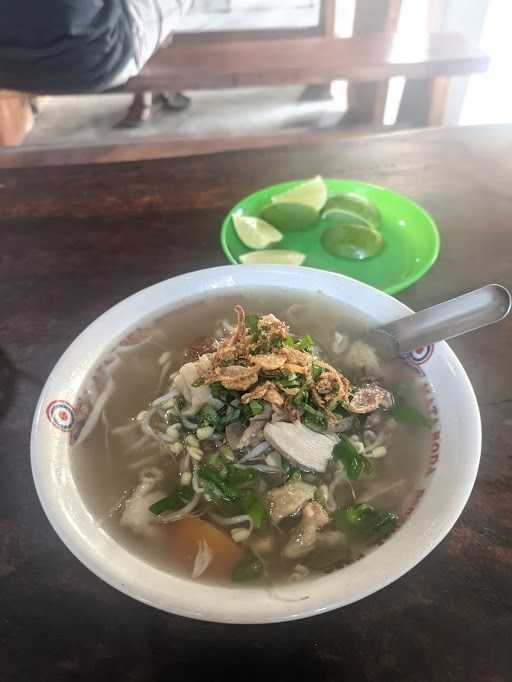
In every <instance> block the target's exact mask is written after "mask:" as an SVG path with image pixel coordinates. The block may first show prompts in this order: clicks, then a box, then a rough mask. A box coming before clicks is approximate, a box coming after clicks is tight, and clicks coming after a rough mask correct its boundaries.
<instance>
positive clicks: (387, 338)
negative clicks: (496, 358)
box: [370, 284, 511, 357]
mask: <svg viewBox="0 0 512 682" xmlns="http://www.w3.org/2000/svg"><path fill="white" fill-rule="evenodd" d="M510 304H511V296H510V292H509V291H508V289H505V287H503V286H501V284H488V285H487V286H485V287H482V288H481V289H475V291H470V292H469V293H467V294H463V295H462V296H457V297H456V298H452V299H450V300H449V301H445V302H444V303H439V304H438V305H434V306H432V307H431V308H426V309H425V310H420V311H419V312H418V313H413V314H412V315H407V316H406V317H402V318H401V319H400V320H396V321H395V322H390V323H389V324H386V325H384V326H383V327H379V328H377V329H374V330H372V332H370V334H371V337H372V341H374V342H375V343H376V344H377V347H378V348H379V349H381V348H382V350H384V351H386V350H387V351H388V352H390V353H391V355H392V356H393V357H395V356H397V355H402V354H403V353H409V352H411V351H413V350H415V349H416V348H421V347H422V346H426V345H427V344H429V343H433V342H435V341H443V340H446V339H451V338H453V337H454V336H460V335H461V334H467V332H471V331H474V330H475V329H480V327H486V326H487V325H488V324H493V323H494V322H499V321H500V320H502V319H503V318H504V317H506V316H507V315H508V313H509V311H510Z"/></svg>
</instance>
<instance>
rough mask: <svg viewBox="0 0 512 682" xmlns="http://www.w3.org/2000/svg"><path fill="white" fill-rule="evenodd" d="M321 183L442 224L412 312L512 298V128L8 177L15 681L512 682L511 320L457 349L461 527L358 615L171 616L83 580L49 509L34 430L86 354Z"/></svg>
mask: <svg viewBox="0 0 512 682" xmlns="http://www.w3.org/2000/svg"><path fill="white" fill-rule="evenodd" d="M317 173H321V174H323V175H325V176H330V177H349V178H355V179H360V180H366V181H369V182H374V183H378V184H381V185H385V186H388V187H390V188H392V189H394V190H396V191H398V192H403V193H404V194H406V195H408V196H410V197H411V198H412V199H414V200H415V201H417V202H419V203H420V204H422V205H423V206H424V207H425V208H426V209H427V210H428V211H430V213H431V214H432V216H433V217H434V219H435V221H436V222H437V224H438V226H439V229H440V232H441V237H442V246H441V253H440V256H439V259H438V261H437V263H436V264H435V266H434V267H433V268H432V270H431V271H430V272H429V273H428V274H427V275H426V276H425V277H424V278H423V279H422V280H420V281H419V282H418V283H416V284H415V285H414V286H412V287H411V288H410V289H408V290H407V291H405V292H403V293H402V294H400V295H399V296H398V298H400V300H402V301H404V302H405V303H407V304H408V305H410V306H411V307H413V308H415V309H419V308H422V307H425V306H428V305H430V304H432V303H435V302H438V301H441V300H443V299H446V298H449V297H451V296H453V295H456V294H459V293H462V292H465V291H467V290H469V289H472V288H476V287H479V286H481V285H482V284H485V283H488V282H500V283H502V284H504V285H506V286H508V287H511V288H512V126H503V127H502V126H500V127H482V128H459V129H445V130H442V129H441V130H439V129H438V130H430V131H424V132H414V133H400V134H392V135H389V136H380V137H373V138H371V137H368V138H361V139H349V140H345V141H339V142H333V141H329V143H328V144H317V145H307V146H302V147H301V146H294V147H282V148H274V149H271V150H257V151H243V152H229V153H224V154H212V155H208V156H202V157H193V158H179V159H167V160H166V159H161V160H153V161H140V162H131V163H119V164H107V165H101V166H100V165H84V166H79V165H76V166H66V167H52V168H28V169H19V170H12V171H9V170H3V171H0V230H1V236H2V241H1V251H0V258H1V261H0V262H1V276H0V302H1V309H2V323H1V328H0V414H1V421H0V430H1V435H0V456H1V463H2V468H1V479H0V480H1V482H0V594H1V601H0V607H1V608H0V679H1V680H2V681H3V682H33V681H35V680H37V682H64V681H66V682H68V681H69V682H82V681H84V682H91V680H94V682H112V681H113V680H120V679H122V680H125V681H126V682H132V681H133V682H139V681H144V682H152V681H153V680H158V681H160V680H162V681H164V680H165V682H171V681H172V682H178V681H181V680H186V681H187V682H195V681H196V680H201V682H205V681H210V680H215V681H217V680H225V681H230V680H234V679H237V678H239V677H242V679H251V680H252V679H258V680H278V681H279V682H281V681H288V680H290V681H292V680H293V681H294V682H296V681H297V680H304V679H308V680H314V681H315V682H327V681H328V682H331V681H332V682H342V681H344V680H357V681H358V682H366V681H373V680H379V681H380V680H385V681H389V682H401V681H404V682H405V681H406V682H417V681H423V680H425V681H428V682H432V681H437V680H439V681H442V682H448V681H450V682H452V681H457V682H458V681H461V682H462V681H464V682H470V681H473V680H476V681H480V680H481V681H482V682H506V681H509V680H511V679H512V635H511V632H512V542H511V540H512V344H511V338H512V336H511V333H512V317H509V318H508V320H507V321H505V322H503V323H501V324H499V325H495V326H493V327H488V328H486V329H483V330H480V331H479V332H475V333H473V334H471V335H469V336H467V337H464V338H460V339H457V340H455V341H454V342H453V343H452V347H453V348H454V350H455V351H456V352H457V353H458V355H459V358H460V359H461V361H462V363H463V364H464V366H465V368H466V370H467V372H468V374H469V377H470V379H471V380H472V382H473V385H474V387H475V390H476V394H477V397H478V400H479V403H480V409H481V412H482V421H483V435H484V438H483V451H482V461H481V466H480V471H479V474H478V479H477V482H476V485H475V488H474V490H473V493H472V495H471V498H470V500H469V503H468V505H467V507H466V509H465V510H464V512H463V514H462V516H461V517H460V519H459V520H458V522H457V523H456V525H455V527H454V528H453V530H452V531H451V533H450V534H449V535H448V537H447V538H446V539H445V540H444V541H443V542H441V544H440V545H439V546H438V547H437V548H436V549H435V550H434V551H433V552H432V553H431V554H430V555H429V556H428V557H427V558H426V559H425V560H424V561H423V562H421V563H420V564H419V565H418V566H416V568H414V569H413V570H412V571H410V572H409V573H408V574H407V575H405V576H404V577H403V578H401V579H400V580H398V581H397V582H395V583H394V584H392V585H390V586H388V587H387V588H385V589H383V590H382V591H380V592H379V593H378V594H375V595H373V596H371V597H368V598H367V599H365V600H363V601H361V602H359V603H356V604H352V605H351V606H348V607H346V608H344V609H341V610H338V611H334V612H332V613H328V614H326V615H323V616H318V617H316V618H313V619H309V620H305V621H298V622H294V623H283V624H278V625H266V626H228V625H216V624H209V623H201V622H195V621H191V620H187V619H184V618H180V617H178V616H172V615H169V614H166V613H162V612H159V611H157V610H155V609H152V608H150V607H148V606H145V605H143V604H140V603H138V602H136V601H134V600H132V599H130V598H129V597H127V596H125V595H123V594H121V593H120V592H117V591H116V590H114V589H113V588H111V587H109V586H108V585H106V584H105V583H103V582H101V581H100V580H99V579H98V578H97V577H96V576H94V575H93V574H92V573H90V572H89V571H88V570H87V569H86V568H85V567H84V566H82V565H81V564H80V563H79V562H78V560H77V559H75V557H74V556H72V555H71V553H70V552H69V551H68V550H67V549H66V547H65V546H64V545H63V544H62V542H61V541H60V540H59V539H58V537H57V536H56V534H55V533H54V531H53V530H52V528H51V526H50V525H49V523H48V521H47V520H46V517H45V516H44V514H43V511H42V509H41V507H40V505H39V502H38V500H37V497H36V493H35V489H34V486H33V483H32V476H31V472H30V462H29V436H30V425H31V420H32V415H33V411H34V408H35V404H36V400H37V397H38V395H39V392H40V390H41V388H42V386H43V382H44V381H45V379H46V377H47V375H48V373H49V372H50V370H51V368H52V366H53V365H54V363H55V362H56V361H57V359H58V358H59V356H60V354H61V353H62V352H63V351H64V350H65V349H66V347H67V346H68V344H69V343H70V342H71V341H72V339H73V338H74V337H75V336H76V335H77V334H78V333H79V332H80V331H81V330H82V329H83V328H84V327H85V326H86V325H87V324H88V323H89V322H91V321H92V320H94V318H95V317H96V316H97V315H99V314H100V313H101V312H103V311H104V310H105V309H106V308H108V307H109V306H111V305H113V304H115V303H117V302H118V301H120V300H121V299H123V298H124V297H126V296H128V295H130V294H132V293H133V292H135V291H137V290H138V289H141V288H143V287H146V286H148V285H150V284H153V283H155V282H158V281H160V280H162V279H166V278H168V277H172V276H173V275H176V274H179V273H183V272H187V271H190V270H196V269H199V268H204V267H208V266H212V265H218V264H223V263H225V259H224V257H223V255H222V252H221V250H220V245H219V226H220V223H221V220H222V217H223V215H224V214H225V213H226V211H227V210H228V209H229V208H230V206H231V205H232V204H233V203H234V202H236V201H237V200H238V199H239V198H240V197H242V196H243V195H245V194H247V193H249V192H252V191H253V190H255V189H257V188H259V187H262V186H265V185H268V184H271V183H274V182H279V181H283V180H287V179H290V178H294V177H309V176H313V175H315V174H317ZM342 579H343V577H342V575H340V580H342ZM191 589H192V588H191Z"/></svg>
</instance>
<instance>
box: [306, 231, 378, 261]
mask: <svg viewBox="0 0 512 682" xmlns="http://www.w3.org/2000/svg"><path fill="white" fill-rule="evenodd" d="M320 241H321V243H322V246H323V247H324V249H325V250H326V251H327V252H328V253H330V254H331V255H333V256H341V257H342V258H351V259H353V260H364V259H365V258H370V257H371V256H375V255H376V254H378V253H379V252H380V251H381V250H382V249H383V247H384V239H383V238H382V235H381V234H380V232H377V230H374V229H373V227H369V226H368V225H361V224H352V225H351V224H348V223H341V224H339V225H333V226H332V227H328V228H327V229H326V230H324V232H323V233H322V237H321V240H320Z"/></svg>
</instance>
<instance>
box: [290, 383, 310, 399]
mask: <svg viewBox="0 0 512 682" xmlns="http://www.w3.org/2000/svg"><path fill="white" fill-rule="evenodd" d="M308 397H309V386H308V384H307V382H306V381H305V382H304V383H303V384H302V386H301V387H300V389H299V392H298V393H297V395H296V396H295V397H294V399H293V402H294V403H295V405H302V404H303V403H305V402H306V400H307V399H308Z"/></svg>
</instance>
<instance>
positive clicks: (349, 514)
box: [334, 504, 398, 542]
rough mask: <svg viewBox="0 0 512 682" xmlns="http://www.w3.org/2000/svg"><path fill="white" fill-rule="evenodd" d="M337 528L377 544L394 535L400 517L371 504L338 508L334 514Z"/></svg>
mask: <svg viewBox="0 0 512 682" xmlns="http://www.w3.org/2000/svg"><path fill="white" fill-rule="evenodd" d="M334 520H335V522H336V527H337V528H339V529H340V530H343V531H345V532H348V533H349V534H350V535H353V536H356V537H360V538H362V539H365V540H371V541H372V542H377V541H379V540H383V539H384V538H385V537H387V536H388V535H389V534H390V533H392V532H393V531H394V530H395V528H396V524H397V520H398V516H397V515H396V514H394V513H393V512H385V511H380V510H378V509H375V507H372V506H371V505H369V504H355V505H353V506H350V507H345V508H342V507H340V508H338V509H337V510H336V512H335V514H334Z"/></svg>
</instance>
